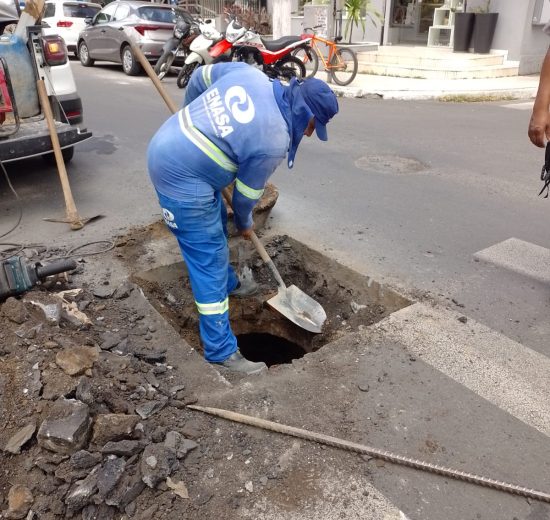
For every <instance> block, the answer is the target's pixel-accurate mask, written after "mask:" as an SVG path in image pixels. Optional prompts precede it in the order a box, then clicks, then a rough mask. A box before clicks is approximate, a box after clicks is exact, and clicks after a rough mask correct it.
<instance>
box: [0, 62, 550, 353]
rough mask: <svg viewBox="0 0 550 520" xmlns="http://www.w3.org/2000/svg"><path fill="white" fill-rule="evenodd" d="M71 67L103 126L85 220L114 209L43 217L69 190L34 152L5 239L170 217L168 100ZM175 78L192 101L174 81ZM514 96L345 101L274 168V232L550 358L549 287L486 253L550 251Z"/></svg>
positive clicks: (87, 175) (141, 85)
mask: <svg viewBox="0 0 550 520" xmlns="http://www.w3.org/2000/svg"><path fill="white" fill-rule="evenodd" d="M72 63H73V70H74V74H75V79H76V82H77V86H78V90H79V92H80V94H81V97H82V99H83V102H84V109H85V124H86V126H87V127H88V128H89V129H91V130H92V131H93V134H94V137H93V139H92V140H90V141H88V142H87V143H84V144H82V145H80V146H79V147H78V150H77V153H76V154H75V158H74V159H73V162H72V163H71V164H70V167H69V173H70V176H71V179H72V185H73V191H74V197H75V200H76V203H77V207H78V210H79V213H80V214H81V216H84V217H88V216H94V215H97V214H102V215H105V218H104V219H102V220H101V221H98V222H95V223H93V224H90V225H89V226H87V227H85V228H84V230H82V231H79V232H69V231H68V230H67V227H66V226H64V225H63V224H52V223H45V222H42V221H41V219H42V218H43V217H61V216H63V212H64V210H63V199H62V194H61V190H60V186H59V182H58V180H57V174H56V170H55V169H54V168H45V167H44V165H43V163H42V161H41V160H40V159H36V160H30V161H27V162H25V163H19V164H16V165H12V166H10V167H9V172H10V175H11V178H12V181H13V184H14V186H15V188H16V190H17V192H18V193H19V195H20V197H21V199H22V201H23V206H24V210H25V211H24V217H23V221H22V225H21V226H20V227H19V228H18V229H17V231H16V232H14V233H12V234H10V235H9V237H7V238H6V239H5V240H9V241H12V242H26V243H28V242H29V241H30V242H41V241H43V240H44V237H47V240H48V242H49V243H53V244H58V245H64V244H67V243H70V244H78V243H82V242H84V241H87V240H92V239H93V240H97V239H101V238H103V237H109V236H111V235H112V234H113V233H114V232H118V231H120V230H124V229H126V228H128V227H132V226H138V225H142V224H146V223H149V222H151V221H152V220H155V219H157V218H158V216H159V211H158V206H157V203H156V199H155V195H154V192H153V190H152V188H151V186H150V184H149V181H148V177H147V173H146V161H145V152H146V146H147V142H148V140H149V139H150V137H151V136H152V135H153V134H154V132H155V130H156V129H157V128H158V127H159V126H160V124H161V123H162V122H163V121H164V119H165V118H166V117H167V116H168V110H167V108H166V106H165V105H164V103H163V101H162V99H161V98H160V96H158V95H157V93H156V91H155V90H154V88H153V87H152V85H151V83H150V81H149V80H148V78H146V77H145V76H141V77H137V78H132V77H127V76H125V75H124V74H123V73H121V71H120V69H119V67H117V66H114V65H100V66H97V65H96V66H95V67H93V68H90V69H85V68H83V67H82V66H81V65H80V63H79V62H76V61H73V62H72ZM164 84H165V85H166V87H167V89H168V91H169V92H170V94H171V95H172V96H173V97H174V99H175V100H176V101H177V102H178V103H179V102H181V100H182V95H183V91H181V90H179V89H178V88H177V87H176V85H175V77H174V76H171V77H169V78H167V79H166V80H165V82H164ZM506 105H514V103H513V102H506V103H505V102H503V103H475V104H452V103H437V102H411V101H409V102H397V101H379V100H368V99H341V100H340V114H338V116H337V117H336V118H335V119H334V121H333V122H331V124H330V127H329V141H328V143H322V142H320V141H318V140H317V139H315V138H312V139H305V140H304V141H303V143H302V145H301V148H300V150H299V153H298V157H297V160H296V164H295V167H294V169H293V170H288V169H287V168H286V165H281V166H280V167H279V170H278V171H277V172H276V173H275V175H274V176H273V178H272V180H273V181H274V182H275V183H276V185H277V186H278V187H279V188H280V192H281V195H280V199H279V202H278V203H277V206H276V207H275V210H274V211H273V219H272V226H273V228H274V229H276V230H278V231H281V232H285V233H289V234H291V235H292V236H294V237H295V238H298V239H300V240H302V241H304V242H306V243H308V244H310V245H312V246H314V247H316V248H318V249H321V250H326V251H328V252H329V253H330V255H331V256H333V257H335V258H337V259H339V260H341V261H342V262H344V263H346V264H348V265H350V266H352V267H354V268H355V269H357V270H359V271H360V272H362V273H365V274H368V275H371V276H374V277H375V278H376V279H378V280H380V281H386V282H388V283H391V284H392V285H393V286H395V287H398V288H400V289H401V290H402V291H404V292H406V293H407V294H412V295H413V296H416V297H419V296H422V297H428V298H433V299H435V300H437V301H438V302H443V303H447V304H449V305H451V306H455V307H456V309H457V310H461V311H462V312H464V313H465V314H466V315H468V316H471V317H473V318H476V319H477V320H479V321H480V322H482V323H485V324H487V325H488V326H489V327H491V328H493V329H495V330H497V331H501V332H503V333H504V334H506V335H507V336H509V337H510V338H512V339H514V340H516V341H518V342H520V343H522V344H524V345H527V346H530V347H531V348H534V349H536V350H538V351H540V352H544V353H545V354H547V355H548V354H549V353H550V346H549V344H548V341H545V338H546V337H548V334H549V333H550V325H549V320H548V319H547V316H548V313H549V299H548V289H547V285H546V284H545V283H541V282H540V281H537V278H536V277H530V276H525V275H523V274H522V275H519V274H517V273H516V272H515V269H503V268H501V267H496V266H495V265H494V264H493V263H490V262H489V263H488V262H485V261H477V260H478V259H476V258H474V254H475V253H476V252H478V251H480V250H483V249H485V248H488V247H490V246H493V245H495V244H498V243H500V242H502V241H504V240H506V239H509V238H511V237H515V238H518V239H521V240H523V241H526V242H529V243H532V244H537V245H538V246H542V247H549V246H550V243H549V241H550V239H549V234H548V213H549V210H550V202H549V201H548V200H545V199H543V198H542V197H537V192H538V190H539V187H540V182H539V181H538V174H539V171H540V166H541V164H542V160H543V153H542V152H541V151H539V150H537V149H535V148H534V147H533V146H532V145H531V144H530V143H529V142H528V139H527V137H526V127H527V121H528V118H529V114H530V112H529V110H528V109H527V110H517V109H511V108H508V107H506ZM520 106H521V105H520ZM526 108H528V107H526ZM0 195H1V200H0V218H1V229H0V234H2V232H3V230H6V229H7V228H8V227H10V224H11V222H14V220H15V217H16V211H15V205H14V200H13V198H12V195H11V193H10V192H9V191H8V189H7V187H6V183H5V182H4V181H2V182H0ZM526 254H527V253H526ZM541 269H544V265H541ZM543 278H544V277H543ZM453 300H454V302H453ZM456 303H458V307H457V306H456ZM462 306H463V307H462Z"/></svg>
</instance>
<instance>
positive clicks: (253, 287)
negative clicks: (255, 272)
mask: <svg viewBox="0 0 550 520" xmlns="http://www.w3.org/2000/svg"><path fill="white" fill-rule="evenodd" d="M257 292H258V284H257V283H256V282H255V281H254V280H250V279H248V278H244V279H242V280H239V285H237V287H235V289H233V290H232V291H231V292H230V293H229V296H236V297H237V298H246V297H247V296H254V295H255V294H256V293H257Z"/></svg>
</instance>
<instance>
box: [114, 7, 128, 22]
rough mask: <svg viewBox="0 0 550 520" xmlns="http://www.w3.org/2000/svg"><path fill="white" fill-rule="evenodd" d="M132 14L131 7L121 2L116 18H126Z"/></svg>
mask: <svg viewBox="0 0 550 520" xmlns="http://www.w3.org/2000/svg"><path fill="white" fill-rule="evenodd" d="M129 14H130V7H129V6H127V5H126V4H120V5H119V6H118V9H117V10H116V13H115V17H114V19H115V20H124V18H126V17H127V16H128V15H129Z"/></svg>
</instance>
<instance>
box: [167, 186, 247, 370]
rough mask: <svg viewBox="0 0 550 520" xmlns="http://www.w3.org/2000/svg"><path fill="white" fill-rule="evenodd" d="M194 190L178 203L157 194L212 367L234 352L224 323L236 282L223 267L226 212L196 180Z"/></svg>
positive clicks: (225, 262) (227, 266)
mask: <svg viewBox="0 0 550 520" xmlns="http://www.w3.org/2000/svg"><path fill="white" fill-rule="evenodd" d="M195 182H196V183H197V189H195V188H193V189H190V190H189V195H188V196H185V197H184V200H174V199H171V198H169V197H166V196H164V195H162V194H160V193H158V192H157V193H158V198H159V202H160V206H161V208H162V214H163V218H164V221H165V223H166V225H167V226H168V227H169V228H170V230H171V231H172V233H173V234H174V235H175V237H176V239H177V240H178V244H179V246H180V249H181V252H182V254H183V258H184V260H185V263H186V264H187V270H188V272H189V279H190V281H191V289H192V290H193V296H194V298H195V303H196V305H197V309H198V311H199V327H200V336H201V340H202V343H203V348H204V357H205V359H206V360H207V361H209V362H212V363H219V362H222V361H224V360H225V359H227V358H228V357H229V356H231V354H233V353H234V352H235V351H236V350H237V338H236V337H235V335H234V334H233V331H232V330H231V326H230V324H229V306H228V295H229V293H230V292H231V291H232V290H233V289H235V287H237V284H238V278H237V276H236V274H235V271H234V270H233V268H232V267H231V265H230V264H229V250H228V247H227V236H228V235H227V212H226V209H225V205H224V204H223V202H222V199H221V193H220V192H219V191H214V189H213V188H211V190H212V191H211V195H208V188H207V185H206V183H204V181H201V180H199V179H196V181H195Z"/></svg>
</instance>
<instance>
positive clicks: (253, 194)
mask: <svg viewBox="0 0 550 520" xmlns="http://www.w3.org/2000/svg"><path fill="white" fill-rule="evenodd" d="M235 187H236V188H237V191H238V192H239V193H242V194H243V195H244V196H245V197H247V198H249V199H252V200H258V199H259V198H260V197H261V196H262V195H263V194H264V190H255V189H254V188H251V187H250V186H247V185H246V184H245V183H244V182H242V181H241V180H239V179H237V180H236V181H235Z"/></svg>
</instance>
